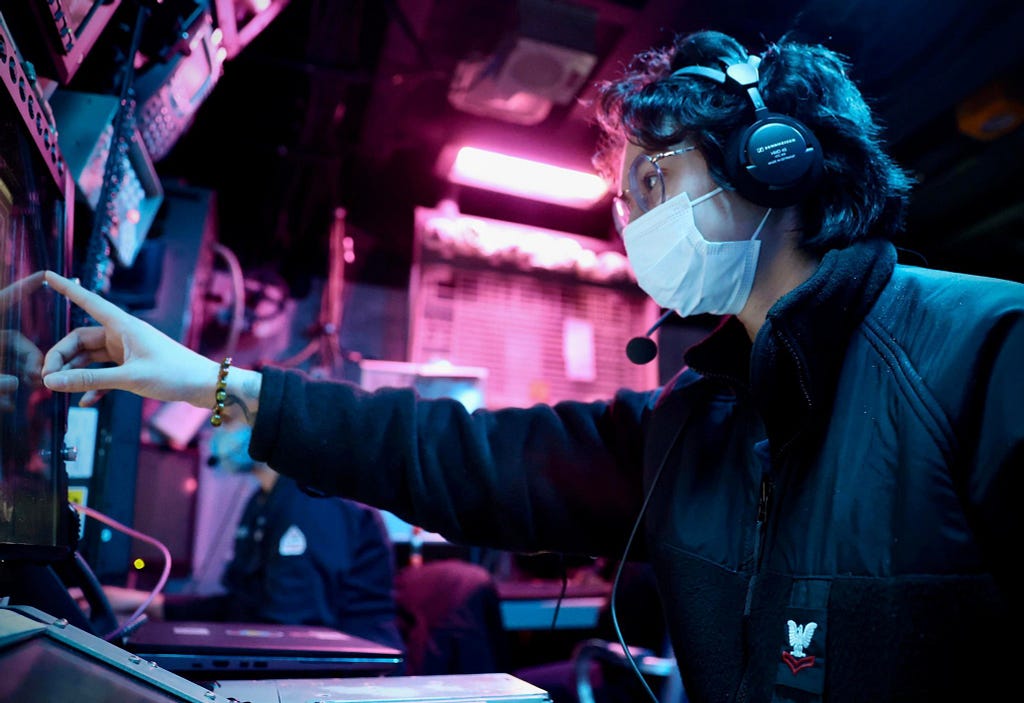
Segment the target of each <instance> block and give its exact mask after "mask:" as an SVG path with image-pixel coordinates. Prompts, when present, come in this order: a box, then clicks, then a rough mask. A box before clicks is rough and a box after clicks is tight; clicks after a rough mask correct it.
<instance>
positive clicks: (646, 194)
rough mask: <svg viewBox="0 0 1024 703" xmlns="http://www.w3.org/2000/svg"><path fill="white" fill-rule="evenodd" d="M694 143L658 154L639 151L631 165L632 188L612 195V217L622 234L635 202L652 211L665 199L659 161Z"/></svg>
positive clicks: (689, 149) (662, 173)
mask: <svg viewBox="0 0 1024 703" xmlns="http://www.w3.org/2000/svg"><path fill="white" fill-rule="evenodd" d="M696 148H697V147H695V146H683V147H679V148H678V149H672V150H671V151H663V152H661V153H658V154H653V155H652V154H637V157H636V158H635V159H633V163H631V164H630V165H629V188H627V189H626V190H623V191H621V192H620V193H619V194H618V195H616V196H615V197H614V198H613V199H612V221H613V222H614V223H615V229H616V230H617V231H618V233H619V234H620V235H621V234H622V232H623V231H624V230H625V229H626V225H628V224H629V222H630V219H631V211H632V206H631V205H630V201H632V202H633V203H636V206H637V207H638V208H639V209H640V212H641V213H645V212H650V211H651V210H653V209H654V208H656V207H658V206H659V205H661V204H662V203H663V202H665V174H664V172H662V170H661V166H659V165H658V162H659V161H661V160H662V159H665V158H668V157H669V156H676V155H678V154H685V153H686V152H688V151H693V150H694V149H696Z"/></svg>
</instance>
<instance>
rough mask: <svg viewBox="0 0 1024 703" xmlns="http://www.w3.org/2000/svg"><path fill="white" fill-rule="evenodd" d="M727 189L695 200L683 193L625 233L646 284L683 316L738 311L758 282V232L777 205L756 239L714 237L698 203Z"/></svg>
mask: <svg viewBox="0 0 1024 703" xmlns="http://www.w3.org/2000/svg"><path fill="white" fill-rule="evenodd" d="M721 192H722V188H721V187H719V188H715V189H714V190H713V191H711V192H710V193H708V194H707V195H702V196H701V197H699V198H697V199H695V200H692V201H691V200H690V197H689V196H688V195H687V194H686V193H685V192H684V193H680V194H679V195H676V196H675V197H673V198H670V199H669V200H666V201H665V202H664V203H663V204H661V205H659V206H658V207H656V208H654V209H653V210H651V211H650V212H647V213H644V214H643V215H641V216H640V217H638V218H637V219H636V220H634V221H633V222H631V223H630V224H629V225H628V226H627V227H626V228H625V230H624V231H623V233H622V239H623V242H624V244H625V246H626V256H627V257H628V258H629V263H630V264H631V265H632V267H633V271H634V272H635V273H636V278H637V283H638V284H639V286H640V288H642V289H643V291H644V292H645V293H647V295H649V296H651V298H652V299H653V300H654V302H656V303H657V304H658V305H659V306H661V307H663V308H668V309H670V310H675V311H676V313H678V314H679V315H680V316H682V317H686V316H689V315H697V314H701V313H709V314H712V315H735V314H736V313H738V312H739V311H740V310H742V309H743V306H744V305H745V304H746V302H747V298H748V297H750V289H751V287H753V285H754V273H755V272H756V270H757V257H758V254H759V253H760V251H761V242H760V240H758V239H757V237H758V235H759V234H760V233H761V229H762V228H763V227H764V223H765V222H766V221H767V220H768V215H769V214H771V209H770V208H769V209H768V212H766V213H765V214H764V217H763V218H761V223H760V224H758V226H757V229H756V230H754V234H753V235H751V237H750V239H748V240H742V241H738V242H710V241H708V240H707V239H705V238H704V237H703V235H701V233H700V231H699V230H698V229H697V225H696V223H695V222H694V220H693V207H694V206H695V205H697V204H698V203H701V202H703V201H705V200H707V199H708V198H711V197H713V196H715V195H718V194H719V193H721Z"/></svg>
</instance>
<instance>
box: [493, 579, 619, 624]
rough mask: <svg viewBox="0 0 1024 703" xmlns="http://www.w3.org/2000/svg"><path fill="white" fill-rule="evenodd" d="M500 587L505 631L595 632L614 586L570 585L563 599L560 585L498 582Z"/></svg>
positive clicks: (544, 582)
mask: <svg viewBox="0 0 1024 703" xmlns="http://www.w3.org/2000/svg"><path fill="white" fill-rule="evenodd" d="M497 586H498V595H499V596H500V597H501V616H502V620H503V622H504V625H505V629H506V630H544V629H551V628H552V627H554V628H556V629H570V628H575V629H587V628H592V627H594V626H595V625H596V624H597V619H598V615H599V614H600V612H601V608H603V607H604V604H605V603H606V602H607V600H608V595H609V593H610V592H611V584H609V583H604V582H593V581H588V582H583V583H573V582H569V583H567V584H566V586H565V595H564V597H561V599H560V598H559V597H560V596H562V582H561V581H556V580H549V579H538V580H529V581H526V580H522V581H520V580H515V581H499V582H498V584H497ZM556 611H557V613H556Z"/></svg>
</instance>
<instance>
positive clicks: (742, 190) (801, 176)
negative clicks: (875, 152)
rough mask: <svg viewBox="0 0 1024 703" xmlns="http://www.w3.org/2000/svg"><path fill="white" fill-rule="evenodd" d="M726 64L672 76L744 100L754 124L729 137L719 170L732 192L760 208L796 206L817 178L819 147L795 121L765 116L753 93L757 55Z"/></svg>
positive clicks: (765, 110)
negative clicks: (726, 90)
mask: <svg viewBox="0 0 1024 703" xmlns="http://www.w3.org/2000/svg"><path fill="white" fill-rule="evenodd" d="M723 63H725V64H726V65H727V68H726V69H725V72H724V73H723V72H722V71H716V70H715V69H713V68H707V67H705V66H686V67H685V68H680V69H679V70H677V71H674V72H673V73H672V76H671V78H675V77H677V76H699V77H701V78H707V79H708V80H712V81H714V82H715V83H718V84H719V85H723V86H726V87H728V88H730V89H733V90H740V91H742V92H743V93H744V94H746V95H747V97H749V98H750V102H751V105H752V106H753V108H754V121H753V122H752V123H750V124H748V125H746V126H744V127H740V128H739V129H737V130H736V131H735V132H733V134H732V135H730V136H729V138H728V140H727V141H726V146H725V169H726V173H727V174H728V176H729V179H730V180H731V181H732V184H733V185H734V186H736V190H737V191H738V192H739V194H740V195H742V196H743V197H744V198H746V199H747V200H749V201H751V202H753V203H757V204H758V205H762V206H764V207H788V206H790V205H795V204H796V203H798V202H800V200H802V199H803V197H804V196H805V195H807V193H808V192H809V191H810V190H811V188H813V187H814V185H815V184H816V183H817V182H818V179H819V177H820V176H821V170H822V156H821V144H819V143H818V138H817V137H815V136H814V133H813V132H811V130H809V129H808V128H807V127H805V126H804V125H803V124H802V123H801V122H800V121H799V120H796V119H794V118H792V117H787V116H786V115H780V114H777V113H774V112H770V111H769V110H768V108H767V107H765V104H764V100H762V99H761V93H760V92H759V91H758V89H757V86H758V81H759V76H758V72H757V67H758V65H759V64H760V63H761V57H760V56H754V55H751V56H750V57H749V58H748V59H747V60H746V61H745V62H742V63H733V64H730V63H729V62H728V61H727V60H723Z"/></svg>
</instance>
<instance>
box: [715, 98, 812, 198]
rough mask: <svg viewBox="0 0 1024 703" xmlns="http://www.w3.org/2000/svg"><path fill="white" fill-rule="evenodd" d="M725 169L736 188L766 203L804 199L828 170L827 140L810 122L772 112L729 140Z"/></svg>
mask: <svg viewBox="0 0 1024 703" xmlns="http://www.w3.org/2000/svg"><path fill="white" fill-rule="evenodd" d="M725 168H726V173H727V174H728V176H729V179H730V180H731V181H732V183H733V185H734V186H736V190H737V191H738V192H739V193H740V195H742V196H743V197H744V198H746V199H747V200H749V201H751V202H752V203H757V204H758V205H762V206H764V207H788V206H790V205H795V204H796V203H798V202H800V200H801V199H803V197H804V196H806V195H807V194H808V193H809V192H810V190H811V189H812V188H813V187H814V186H815V184H817V182H818V180H819V178H820V176H821V171H822V156H821V145H820V144H819V143H818V139H817V138H816V137H815V136H814V133H813V132H811V131H810V130H809V129H807V127H805V126H804V125H803V124H801V123H800V122H799V121H798V120H795V119H793V118H791V117H786V116H785V115H778V114H774V113H769V114H768V115H767V116H766V117H763V118H762V119H759V120H758V121H756V122H754V123H753V124H751V125H748V126H746V127H744V128H742V129H739V130H737V131H736V132H734V133H733V135H732V136H731V137H730V138H729V140H728V141H727V142H726V146H725Z"/></svg>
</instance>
